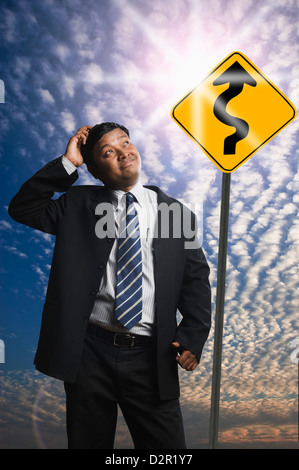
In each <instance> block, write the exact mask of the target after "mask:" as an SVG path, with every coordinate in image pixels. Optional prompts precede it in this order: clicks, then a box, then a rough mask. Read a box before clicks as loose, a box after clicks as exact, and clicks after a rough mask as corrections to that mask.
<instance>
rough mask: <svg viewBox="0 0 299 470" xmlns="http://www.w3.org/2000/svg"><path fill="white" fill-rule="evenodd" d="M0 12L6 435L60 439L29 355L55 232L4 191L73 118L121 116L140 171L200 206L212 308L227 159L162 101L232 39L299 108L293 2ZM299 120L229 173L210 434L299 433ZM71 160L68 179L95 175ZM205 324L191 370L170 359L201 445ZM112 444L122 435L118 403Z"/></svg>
mask: <svg viewBox="0 0 299 470" xmlns="http://www.w3.org/2000/svg"><path fill="white" fill-rule="evenodd" d="M0 15H1V25H0V34H1V40H0V57H1V69H0V80H2V82H1V87H0V172H1V204H0V231H1V238H0V240H1V242H0V250H1V265H0V274H1V283H0V308H1V310H0V311H1V319H0V339H1V341H0V346H1V348H0V382H1V388H0V397H1V398H0V448H2V449H5V448H7V449H16V448H27V449H28V448H32V449H40V448H49V449H55V448H66V445H67V442H66V436H65V416H64V413H65V402H64V392H63V384H62V383H61V382H59V381H57V380H54V379H50V378H49V377H46V376H44V375H42V374H40V373H39V372H37V371H35V369H34V366H33V359H34V354H35V351H36V346H37V341H38V334H39V328H40V321H41V312H42V307H43V302H44V297H45V292H46V288H47V281H48V275H49V269H50V266H51V258H52V252H53V246H54V241H55V240H54V238H53V237H52V236H51V235H47V234H44V233H41V232H38V231H35V230H32V229H30V228H28V227H25V226H22V225H19V224H17V223H15V222H14V221H13V220H12V219H10V218H9V216H8V213H7V208H8V205H9V202H10V200H11V199H12V197H13V196H14V195H15V194H16V192H17V191H18V190H19V188H20V186H21V185H22V183H23V182H24V181H25V180H26V179H28V178H29V177H30V176H32V175H33V173H35V172H36V171H37V170H39V169H40V168H41V167H42V166H43V165H45V164H46V163H47V162H49V161H51V160H53V159H54V158H56V157H58V156H60V155H62V154H63V153H64V151H65V148H66V145H67V142H68V140H69V138H70V137H71V136H72V135H73V134H74V133H75V132H76V130H77V129H79V128H80V127H81V126H83V125H86V124H89V125H94V124H96V123H98V122H102V121H110V120H112V121H116V122H119V123H121V124H124V125H125V126H126V127H128V128H129V129H130V134H131V138H132V141H133V142H134V143H135V145H136V146H137V148H138V150H139V153H140V155H141V158H142V173H141V180H142V182H143V184H148V183H149V184H154V185H157V186H159V187H160V188H161V189H162V190H164V191H165V192H166V193H168V194H169V195H171V196H173V197H175V198H178V199H180V200H181V201H182V202H184V203H186V204H188V205H189V206H191V207H192V208H193V210H195V212H196V213H197V215H198V217H199V221H200V223H199V227H200V237H201V240H202V246H203V250H204V252H205V254H206V256H207V259H208V262H209V264H210V268H211V277H210V280H211V285H212V294H213V318H214V312H215V298H216V284H217V256H218V242H219V223H220V203H221V183H222V173H221V171H220V170H219V169H218V168H217V167H216V166H215V165H214V164H213V162H211V161H210V160H209V159H208V158H207V156H206V155H205V154H204V153H203V152H202V151H201V150H200V148H199V147H198V146H196V145H195V143H194V142H193V141H192V140H191V139H190V138H189V137H188V136H187V135H186V134H185V133H184V132H183V131H182V129H180V128H179V126H178V125H177V124H176V123H175V122H174V121H173V119H171V108H172V107H173V106H174V105H175V104H176V103H177V102H178V101H179V100H180V99H181V98H182V97H183V96H184V95H185V94H186V93H187V92H188V91H189V90H190V89H192V88H194V87H196V86H197V85H198V83H200V82H201V81H202V80H203V79H204V78H205V77H206V76H207V75H208V74H209V73H210V71H211V70H212V69H214V67H215V66H216V65H217V64H218V63H220V62H221V61H222V60H223V59H224V58H225V57H226V56H228V55H229V54H230V53H232V52H234V51H240V52H242V53H243V54H245V55H246V56H247V57H248V58H249V59H250V60H251V61H252V62H253V63H254V64H255V65H256V66H257V67H258V68H259V69H260V70H261V71H262V72H263V73H264V75H265V76H267V77H268V78H269V79H270V80H271V81H272V82H273V83H274V84H275V85H276V86H277V87H278V88H279V89H280V90H281V91H282V93H284V94H285V95H286V96H287V97H288V99H289V100H290V101H291V102H292V103H293V104H294V106H295V107H296V108H298V103H299V63H298V57H299V51H298V49H299V38H298V24H299V5H298V2H297V0H242V1H239V0H225V1H224V0H197V1H196V0H171V1H165V0H151V1H145V0H138V1H137V0H80V1H79V0H43V1H42V2H41V1H38V0H22V1H20V0H19V1H17V0H2V1H1V5H0ZM3 85H4V88H3ZM1 90H2V94H1ZM298 122H299V121H298V119H296V120H294V121H293V122H292V123H291V124H290V125H288V126H287V127H286V128H285V129H284V130H282V131H281V132H280V133H279V134H278V135H277V136H275V137H274V138H273V139H272V140H271V141H270V142H269V143H267V144H266V145H265V146H264V147H263V148H262V149H260V150H259V151H258V152H257V153H256V154H255V155H254V156H253V157H252V158H250V159H249V160H248V161H247V162H246V163H244V164H243V165H242V166H241V167H240V168H238V169H237V170H236V171H234V172H233V173H232V174H231V189H230V213H229V233H228V253H227V273H226V295H225V309H224V331H223V352H222V375H221V397H220V419H219V437H218V439H219V447H220V448H233V449H237V448H249V449H255V448H271V449H272V448H274V449H289V448H290V449H295V448H298V447H299V445H298V365H297V363H296V354H294V353H295V351H296V346H297V347H298V344H299V332H298V303H299V302H298V288H299V279H298V252H299V230H298V228H299V226H298V202H299V193H298V189H299V169H298V156H299V150H298V142H299V134H298V128H299V124H298ZM79 172H80V178H79V180H78V181H77V182H76V183H75V184H94V183H95V180H94V179H93V177H92V176H91V175H90V174H89V173H88V172H87V169H86V168H83V167H82V168H80V170H79ZM56 196H57V195H55V197H56ZM213 324H214V323H213ZM213 338H214V326H213V327H212V330H211V334H210V336H209V339H208V341H207V343H206V345H205V348H204V351H203V356H202V359H201V363H200V365H199V367H198V368H197V369H196V371H194V372H193V373H187V372H186V371H183V370H180V380H181V405H182V411H183V417H184V422H185V429H186V441H187V446H188V447H189V448H192V449H202V448H207V447H208V440H209V416H210V401H211V377H212V365H213ZM3 349H4V350H3ZM115 446H116V448H118V449H121V448H132V442H131V438H130V435H129V433H128V430H127V428H126V424H125V423H124V420H123V418H122V416H121V415H120V417H119V424H118V433H117V438H116V444H115Z"/></svg>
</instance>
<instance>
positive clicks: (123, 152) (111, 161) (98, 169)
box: [88, 128, 140, 191]
mask: <svg viewBox="0 0 299 470" xmlns="http://www.w3.org/2000/svg"><path fill="white" fill-rule="evenodd" d="M92 156H93V161H94V165H92V166H90V165H89V166H88V169H89V171H90V172H91V173H92V174H93V176H95V177H96V178H98V179H100V180H101V181H102V182H103V183H104V184H105V185H106V186H108V187H110V188H112V189H122V190H123V191H129V190H130V189H131V187H132V186H134V184H136V183H137V181H138V178H139V169H140V156H139V153H138V150H137V149H136V147H135V146H134V145H133V144H132V143H131V141H130V138H129V137H128V136H127V134H126V133H125V132H124V131H123V130H122V129H120V128H117V129H114V130H113V131H111V132H107V133H106V134H104V135H103V136H102V137H101V138H100V140H98V142H97V143H96V144H95V145H94V147H93V149H92Z"/></svg>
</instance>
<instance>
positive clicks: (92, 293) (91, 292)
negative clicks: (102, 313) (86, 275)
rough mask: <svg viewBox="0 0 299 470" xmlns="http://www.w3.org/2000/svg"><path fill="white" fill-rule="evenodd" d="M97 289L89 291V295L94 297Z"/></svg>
mask: <svg viewBox="0 0 299 470" xmlns="http://www.w3.org/2000/svg"><path fill="white" fill-rule="evenodd" d="M97 292H98V291H97V289H93V290H92V291H90V295H96V294H97Z"/></svg>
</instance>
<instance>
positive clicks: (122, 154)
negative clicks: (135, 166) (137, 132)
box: [118, 149, 128, 160]
mask: <svg viewBox="0 0 299 470" xmlns="http://www.w3.org/2000/svg"><path fill="white" fill-rule="evenodd" d="M127 156H128V151H127V150H124V149H120V150H119V151H118V158H120V159H121V160H123V159H124V158H127Z"/></svg>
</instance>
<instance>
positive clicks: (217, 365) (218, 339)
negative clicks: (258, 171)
mask: <svg viewBox="0 0 299 470" xmlns="http://www.w3.org/2000/svg"><path fill="white" fill-rule="evenodd" d="M230 176H231V175H230V173H223V176H222V195H221V214H220V230H219V251H218V272H217V293H216V310H215V335H214V356H213V375H212V397H211V412H210V436H209V448H210V449H217V447H218V424H219V399H220V381H221V358H222V337H223V313H224V297H225V274H226V254H227V234H228V218H229V196H230Z"/></svg>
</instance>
